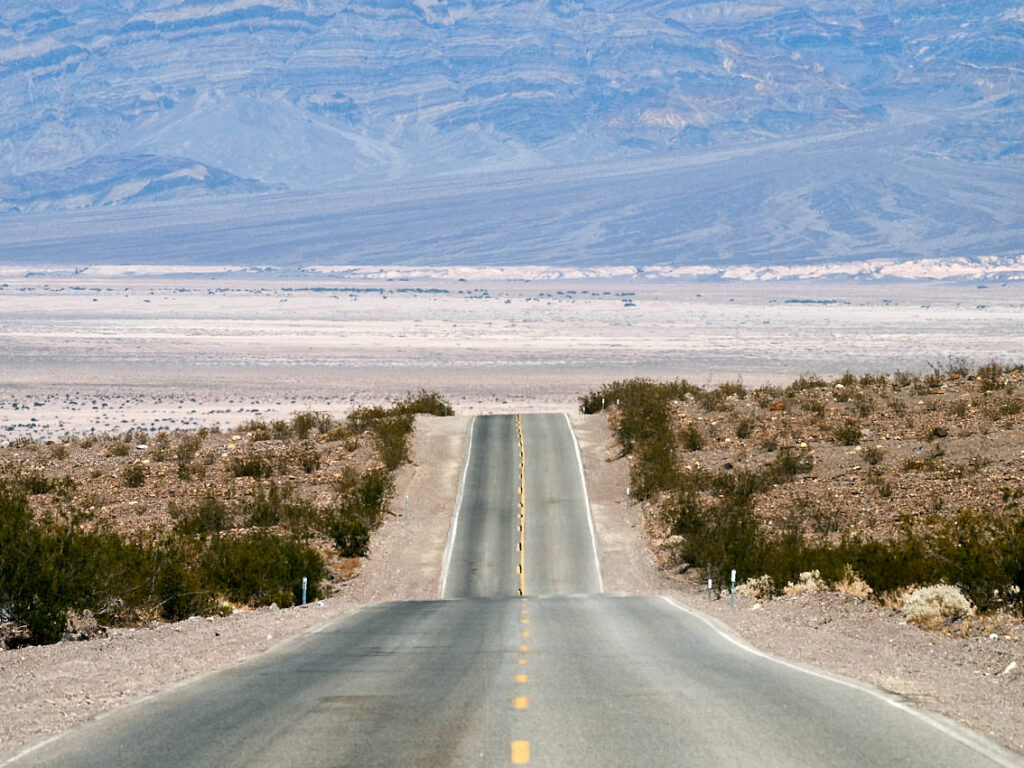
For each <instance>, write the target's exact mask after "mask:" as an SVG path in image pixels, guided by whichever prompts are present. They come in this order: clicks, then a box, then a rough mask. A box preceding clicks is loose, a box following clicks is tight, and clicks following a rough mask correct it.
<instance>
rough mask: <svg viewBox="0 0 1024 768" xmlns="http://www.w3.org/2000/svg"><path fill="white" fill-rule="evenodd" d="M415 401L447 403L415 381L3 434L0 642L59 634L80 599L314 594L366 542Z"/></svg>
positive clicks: (433, 410)
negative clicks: (60, 432)
mask: <svg viewBox="0 0 1024 768" xmlns="http://www.w3.org/2000/svg"><path fill="white" fill-rule="evenodd" d="M421 413H426V414H434V415H446V414H449V415H450V414H451V413H452V409H451V406H450V405H449V404H448V403H447V402H446V401H445V400H443V399H442V398H441V397H439V396H438V395H435V394H433V393H426V392H418V393H414V394H410V395H408V396H407V397H405V398H404V399H400V400H398V401H396V402H394V403H392V404H391V405H389V406H378V407H374V408H365V409H358V410H356V411H353V412H352V413H351V414H349V415H348V416H345V417H343V418H336V417H334V416H331V415H329V414H325V413H319V412H306V413H299V414H296V415H295V416H294V417H293V418H292V419H291V420H289V421H284V420H275V421H271V422H269V423H266V422H262V421H250V422H248V423H246V424H243V425H242V426H240V427H239V428H238V429H235V430H231V431H227V432H222V431H220V430H218V429H203V430H199V431H197V432H189V433H178V434H172V433H168V432H158V433H147V432H145V431H143V430H138V429H135V430H131V431H129V432H126V433H124V434H122V435H117V436H91V437H89V438H85V439H81V440H79V439H75V438H70V439H68V440H65V441H62V442H61V443H60V444H59V445H51V446H42V445H39V444H35V443H32V442H31V441H19V443H18V444H16V445H8V446H0V646H3V645H8V646H10V645H18V644H25V643H47V642H53V641H55V640H59V639H61V637H63V636H64V633H65V631H66V628H67V626H68V621H69V617H73V616H74V615H76V614H83V613H86V612H87V613H89V614H91V615H92V616H93V617H95V619H96V620H97V621H98V622H99V624H100V625H101V626H113V625H134V624H139V623H145V622H149V621H152V620H154V619H155V620H177V619H181V618H186V617H188V616H191V615H202V614H213V613H218V612H222V611H225V610H227V611H230V610H238V609H245V608H252V607H258V606H261V605H267V604H269V603H271V602H274V603H277V604H278V605H280V606H288V605H293V604H294V603H295V602H296V601H298V600H300V599H301V595H300V591H299V590H300V589H301V579H302V577H306V578H307V580H308V588H307V598H308V599H310V600H316V599H318V598H319V597H321V596H323V595H325V594H327V593H328V592H329V591H330V590H331V589H332V584H337V583H338V582H340V581H343V580H344V579H346V578H349V577H350V576H351V574H352V573H354V571H355V569H356V568H357V567H358V559H357V558H359V557H362V556H364V555H365V554H366V552H367V549H368V547H369V545H370V541H371V536H372V533H373V531H374V530H376V529H377V528H378V527H379V526H380V525H381V523H382V522H383V521H384V519H385V516H386V515H387V514H388V507H389V504H390V501H391V497H392V495H393V493H394V485H393V481H392V477H391V474H392V471H393V470H394V469H395V468H396V467H397V466H399V465H400V464H401V463H402V462H403V461H405V460H406V458H407V457H408V450H409V442H408V441H409V436H410V434H411V431H412V429H413V425H414V420H415V417H416V416H417V415H418V414H421ZM57 448H59V450H57Z"/></svg>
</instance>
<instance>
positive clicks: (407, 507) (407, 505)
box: [404, 495, 409, 520]
mask: <svg viewBox="0 0 1024 768" xmlns="http://www.w3.org/2000/svg"><path fill="white" fill-rule="evenodd" d="M404 517H405V519H406V520H408V519H409V496H408V495H406V497H405V514H404Z"/></svg>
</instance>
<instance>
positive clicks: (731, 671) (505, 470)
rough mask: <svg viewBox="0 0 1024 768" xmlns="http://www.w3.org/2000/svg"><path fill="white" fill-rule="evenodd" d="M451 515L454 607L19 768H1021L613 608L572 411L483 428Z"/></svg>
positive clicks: (50, 749)
mask: <svg viewBox="0 0 1024 768" xmlns="http://www.w3.org/2000/svg"><path fill="white" fill-rule="evenodd" d="M459 498H460V501H459V503H458V505H457V509H456V510H455V514H454V515H453V520H452V527H451V535H450V538H449V542H448V547H447V550H446V552H445V563H444V570H443V576H442V583H441V584H439V585H438V586H439V598H440V599H438V600H436V601H429V602H395V603H387V604H379V605H374V606H370V607H367V608H363V609H362V610H359V611H357V612H355V613H353V614H349V615H348V616H345V617H343V618H341V619H338V620H335V621H333V622H331V623H329V624H327V625H324V626H323V627H321V628H320V629H319V630H318V631H316V632H314V633H310V634H308V635H305V636H303V637H301V638H299V639H297V640H295V641H293V642H290V643H287V644H285V645H283V646H282V647H280V648H278V649H276V650H273V651H271V652H268V653H266V654H264V655H262V656H260V657H258V658H256V659H253V660H250V661H248V662H245V663H243V664H240V665H238V666H235V667H233V668H230V669H227V670H223V671H221V672H218V673H215V674H212V675H207V676H204V677H202V678H199V679H197V680H195V681H192V682H191V683H188V684H186V685H182V686H178V687H175V688H173V689H171V690H169V691H166V692H164V693H162V694H159V695H156V696H153V697H150V698H148V699H146V700H144V701H142V702H141V703H139V704H137V705H135V706H129V707H124V708H121V709H118V710H114V711H113V712H111V713H110V714H109V715H107V716H104V717H102V718H100V719H98V720H95V721H93V722H91V723H89V724H87V725H85V726H83V727H80V728H77V729H75V730H72V731H69V732H67V733H66V734H65V735H63V736H61V737H59V738H57V739H55V740H52V741H50V742H47V743H44V744H43V745H42V746H41V747H39V748H36V749H33V750H31V751H29V752H27V753H24V754H23V755H22V756H20V757H19V758H16V759H15V760H14V761H13V762H12V763H11V765H16V766H18V767H19V768H28V767H29V766H63V767H65V768H66V767H68V766H104V768H107V767H109V766H139V767H140V768H141V766H146V768H159V767H161V766H175V767H176V768H178V767H180V766H239V767H241V766H247V767H248V766H424V768H426V767H427V766H429V767H430V768H437V767H438V766H505V765H536V766H588V767H592V766H694V767H695V768H697V767H700V768H717V767H721V768H725V767H726V766H728V767H729V768H734V767H736V766H758V767H761V768H773V767H775V766H778V767H779V768H783V767H785V768H796V767H798V766H815V767H817V766H831V767H833V768H835V767H839V766H849V767H850V768H853V767H854V766H856V767H857V768H864V766H886V767H890V766H922V768H923V767H927V768H946V767H948V768H954V766H955V767H956V768H964V767H965V766H971V767H972V768H985V767H987V766H1011V765H1014V766H1016V765H1021V764H1022V763H1021V762H1020V761H1019V758H1017V757H1016V756H1015V755H1013V754H1012V753H1010V752H1008V751H1007V750H1004V749H1002V748H1001V747H998V746H997V745H995V744H993V743H991V742H989V741H987V740H985V739H984V738H982V737H981V736H979V735H977V734H975V733H974V732H972V731H969V730H967V729H965V728H963V727H961V726H959V725H956V724H954V723H952V722H949V721H947V720H944V719H941V718H935V717H932V716H930V715H925V714H923V713H921V712H919V711H918V710H916V709H913V708H912V707H910V706H909V705H907V704H906V703H904V702H902V701H901V700H899V699H897V698H895V697H892V696H889V695H887V694H884V693H882V692H880V691H877V690H874V689H871V688H868V687H866V686H862V685H860V684H858V683H854V682H851V681H848V680H842V679H838V678H835V677H832V676H830V675H827V674H825V673H823V672H819V671H817V670H814V669H811V668H806V667H801V666H798V665H795V664H791V663H788V662H784V661H781V660H778V659H774V658H771V657H769V656H766V655H764V654H761V653H759V652H757V651H754V650H752V649H750V648H748V647H747V646H745V645H744V644H743V643H742V642H740V641H738V640H736V639H734V638H733V637H732V636H731V635H729V634H728V633H727V632H725V631H723V630H722V629H720V628H719V627H717V626H716V625H715V624H714V623H712V622H711V621H710V620H708V619H706V618H704V617H701V616H699V615H697V614H695V613H693V612H691V611H689V610H687V609H684V608H683V607H681V606H680V605H678V604H676V603H674V602H672V601H671V600H670V599H668V598H666V597H661V596H631V595H611V594H603V589H602V585H601V575H600V567H599V563H598V558H597V547H596V542H595V536H594V528H593V523H592V520H591V516H590V509H589V503H588V501H587V494H586V486H585V481H584V477H583V470H582V463H581V461H580V458H579V452H578V447H577V444H576V440H575V436H574V435H573V432H572V429H571V426H570V423H569V420H568V418H566V417H565V416H564V415H527V416H522V417H519V416H486V417H484V416H480V417H477V418H476V419H474V421H473V422H472V426H471V434H470V439H469V441H468V451H467V457H466V462H465V470H464V473H463V478H462V484H461V488H460V496H459Z"/></svg>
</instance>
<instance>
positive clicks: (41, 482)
mask: <svg viewBox="0 0 1024 768" xmlns="http://www.w3.org/2000/svg"><path fill="white" fill-rule="evenodd" d="M18 486H19V487H20V488H21V489H22V490H23V491H24V492H25V493H27V494H29V495H30V496H40V495H42V494H44V493H49V492H50V491H52V490H53V481H51V480H50V479H49V478H48V477H47V476H46V475H44V474H43V473H42V472H41V471H39V470H38V469H33V470H32V471H31V472H25V473H23V474H21V475H19V476H18Z"/></svg>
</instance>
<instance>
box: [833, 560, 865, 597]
mask: <svg viewBox="0 0 1024 768" xmlns="http://www.w3.org/2000/svg"><path fill="white" fill-rule="evenodd" d="M832 591H833V592H836V593H838V594H840V595H847V596H848V597H856V598H858V599H860V600H867V599H868V598H869V597H871V595H872V594H874V590H873V589H871V587H870V586H869V585H868V583H867V582H866V581H864V579H862V578H861V577H860V576H858V575H857V573H856V571H854V570H853V568H851V567H850V566H849V565H847V566H846V570H845V571H844V572H843V577H842V578H841V579H839V580H837V581H836V582H835V583H834V584H833V585H832Z"/></svg>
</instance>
